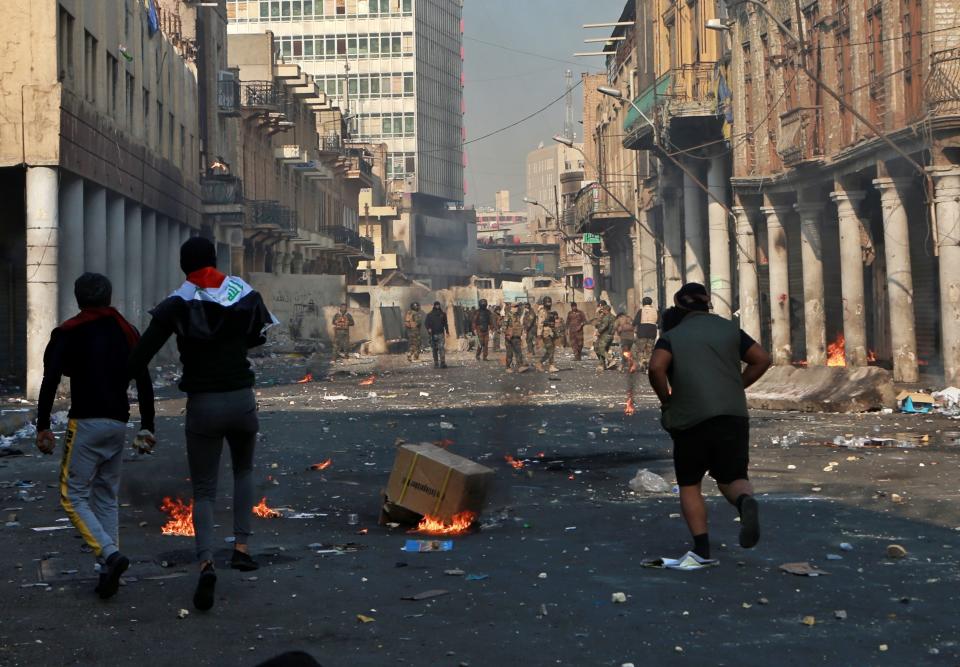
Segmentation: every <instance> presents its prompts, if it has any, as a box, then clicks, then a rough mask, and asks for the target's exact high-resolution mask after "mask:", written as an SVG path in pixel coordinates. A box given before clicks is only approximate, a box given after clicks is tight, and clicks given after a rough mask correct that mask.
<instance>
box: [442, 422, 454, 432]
mask: <svg viewBox="0 0 960 667" xmlns="http://www.w3.org/2000/svg"><path fill="white" fill-rule="evenodd" d="M440 428H441V429H442V430H444V431H452V430H453V429H455V428H456V426H454V425H453V424H451V423H450V422H440Z"/></svg>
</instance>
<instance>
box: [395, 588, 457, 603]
mask: <svg viewBox="0 0 960 667" xmlns="http://www.w3.org/2000/svg"><path fill="white" fill-rule="evenodd" d="M449 593H450V591H447V590H444V589H442V588H436V589H433V590H429V591H424V592H422V593H417V594H415V595H404V596H403V597H401V598H400V599H401V600H411V601H413V602H419V601H420V600H429V599H431V598H438V597H440V596H441V595H448V594H449Z"/></svg>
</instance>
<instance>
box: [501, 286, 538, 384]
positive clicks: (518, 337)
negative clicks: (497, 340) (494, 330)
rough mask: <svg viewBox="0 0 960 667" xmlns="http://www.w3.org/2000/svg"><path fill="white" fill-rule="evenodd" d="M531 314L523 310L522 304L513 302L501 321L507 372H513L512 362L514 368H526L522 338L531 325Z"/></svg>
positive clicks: (518, 370) (521, 370)
mask: <svg viewBox="0 0 960 667" xmlns="http://www.w3.org/2000/svg"><path fill="white" fill-rule="evenodd" d="M532 319H533V314H532V313H531V312H530V311H528V310H525V309H524V307H523V305H521V304H519V303H517V304H514V306H513V310H512V312H510V313H508V315H507V317H506V319H505V320H504V322H503V335H504V338H506V343H507V372H508V373H513V372H514V368H513V366H514V362H516V366H517V368H516V370H517V372H519V373H522V372H524V371H526V370H528V367H527V366H526V365H525V364H524V362H523V339H524V337H525V336H526V334H527V331H528V330H529V329H530V328H531V327H532V326H533V324H532V322H531V320H532Z"/></svg>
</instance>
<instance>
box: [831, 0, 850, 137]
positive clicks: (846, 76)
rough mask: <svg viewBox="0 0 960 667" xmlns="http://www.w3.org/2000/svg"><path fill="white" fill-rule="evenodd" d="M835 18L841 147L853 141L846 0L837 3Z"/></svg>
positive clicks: (848, 12) (847, 7) (848, 19)
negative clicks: (840, 100) (840, 102)
mask: <svg viewBox="0 0 960 667" xmlns="http://www.w3.org/2000/svg"><path fill="white" fill-rule="evenodd" d="M836 17H837V25H836V28H834V40H835V41H836V44H835V46H836V48H835V49H834V53H835V58H836V60H835V66H836V68H837V92H838V93H840V98H841V99H842V100H843V103H842V104H841V107H840V141H841V143H842V144H843V145H847V144H848V143H850V142H851V141H852V140H853V138H852V137H851V131H852V129H853V121H852V116H851V115H850V111H849V108H850V107H851V106H852V104H851V102H852V99H853V95H852V93H851V92H850V89H851V88H852V85H851V83H852V82H851V80H850V76H851V68H852V66H853V60H852V58H851V54H850V6H849V4H848V2H847V0H838V1H837V13H836Z"/></svg>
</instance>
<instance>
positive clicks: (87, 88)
mask: <svg viewBox="0 0 960 667" xmlns="http://www.w3.org/2000/svg"><path fill="white" fill-rule="evenodd" d="M83 92H84V97H85V98H86V99H87V101H88V102H90V103H91V104H95V103H96V101H97V40H96V38H95V37H94V36H93V35H91V34H90V33H89V32H87V31H86V30H84V31H83Z"/></svg>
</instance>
